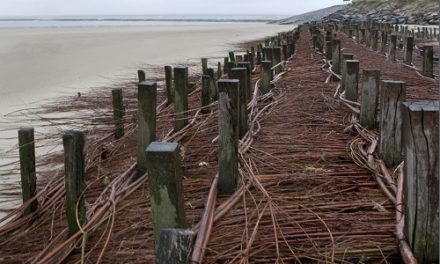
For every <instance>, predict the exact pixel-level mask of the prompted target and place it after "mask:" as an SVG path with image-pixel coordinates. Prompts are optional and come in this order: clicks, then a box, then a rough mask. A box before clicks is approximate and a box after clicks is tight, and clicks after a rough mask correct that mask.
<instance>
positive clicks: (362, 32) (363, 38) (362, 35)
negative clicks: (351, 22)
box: [360, 28, 365, 44]
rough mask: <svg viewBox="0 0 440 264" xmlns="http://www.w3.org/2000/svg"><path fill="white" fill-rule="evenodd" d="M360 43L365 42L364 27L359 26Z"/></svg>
mask: <svg viewBox="0 0 440 264" xmlns="http://www.w3.org/2000/svg"><path fill="white" fill-rule="evenodd" d="M360 43H362V44H365V28H361V41H360Z"/></svg>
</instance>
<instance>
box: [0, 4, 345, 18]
mask: <svg viewBox="0 0 440 264" xmlns="http://www.w3.org/2000/svg"><path fill="white" fill-rule="evenodd" d="M341 3H342V0H0V16H33V15H93V14H96V15H102V14H115V15H123V14H300V13H304V12H307V11H312V10H316V9H320V8H323V7H328V6H332V5H335V4H341Z"/></svg>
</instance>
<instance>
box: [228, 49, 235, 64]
mask: <svg viewBox="0 0 440 264" xmlns="http://www.w3.org/2000/svg"><path fill="white" fill-rule="evenodd" d="M229 61H231V62H235V54H234V52H233V51H230V52H229Z"/></svg>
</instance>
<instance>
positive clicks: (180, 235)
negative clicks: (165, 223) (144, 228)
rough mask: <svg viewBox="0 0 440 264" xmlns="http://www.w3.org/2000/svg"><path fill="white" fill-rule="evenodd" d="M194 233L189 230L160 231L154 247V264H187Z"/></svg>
mask: <svg viewBox="0 0 440 264" xmlns="http://www.w3.org/2000/svg"><path fill="white" fill-rule="evenodd" d="M194 238H195V233H194V232H193V231H191V230H189V229H172V228H169V229H168V228H167V229H162V231H161V232H160V239H159V245H158V246H157V247H156V264H166V263H173V264H189V263H190V261H191V254H192V247H193V243H194Z"/></svg>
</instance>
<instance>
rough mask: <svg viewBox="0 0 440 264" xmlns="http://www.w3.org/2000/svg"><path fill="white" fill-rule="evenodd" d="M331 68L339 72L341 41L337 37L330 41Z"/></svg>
mask: <svg viewBox="0 0 440 264" xmlns="http://www.w3.org/2000/svg"><path fill="white" fill-rule="evenodd" d="M332 48H333V51H332V70H333V72H335V73H337V74H340V73H341V41H340V40H339V39H333V43H332Z"/></svg>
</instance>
